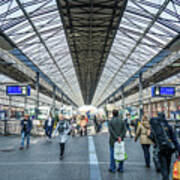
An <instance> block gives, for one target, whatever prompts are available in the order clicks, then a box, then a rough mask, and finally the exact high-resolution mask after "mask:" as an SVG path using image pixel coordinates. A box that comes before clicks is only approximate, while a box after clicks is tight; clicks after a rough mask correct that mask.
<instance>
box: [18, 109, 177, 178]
mask: <svg viewBox="0 0 180 180" xmlns="http://www.w3.org/2000/svg"><path fill="white" fill-rule="evenodd" d="M112 113H113V117H112V119H111V120H110V121H109V123H108V129H109V134H110V136H109V137H110V138H109V146H110V167H109V171H110V172H112V173H114V172H116V160H115V158H114V144H115V143H116V142H118V143H121V142H123V141H124V139H125V137H126V133H127V130H128V132H129V135H130V138H133V136H134V140H135V142H136V141H137V140H138V139H140V144H141V147H142V150H143V153H144V159H145V166H146V168H150V167H151V151H150V147H151V146H152V147H153V161H154V165H155V168H156V170H157V172H160V173H161V175H162V180H169V174H170V167H171V166H170V165H171V158H172V155H173V153H175V152H176V154H177V155H180V146H179V143H178V140H177V137H176V133H175V132H174V130H173V128H172V127H171V126H170V125H169V124H168V121H167V120H166V118H165V115H164V114H163V113H158V115H157V117H152V118H148V116H146V115H143V117H142V120H141V121H140V120H138V121H136V123H135V124H134V126H135V127H134V133H133V132H132V129H131V127H132V126H131V125H133V124H132V123H131V120H130V114H128V115H127V116H126V118H123V113H119V112H118V111H117V110H113V112H112ZM100 122H101V121H99V119H98V117H97V116H96V115H95V116H94V118H93V123H94V126H95V130H96V132H99V131H100V128H101V123H100ZM54 124H55V120H54V118H53V115H52V113H51V112H50V113H49V116H48V117H47V119H46V121H45V123H44V129H45V134H46V136H47V141H48V142H50V141H51V139H52V138H54V137H55V136H57V134H58V139H59V145H60V159H63V156H64V152H65V144H66V142H67V140H68V137H69V135H72V136H76V135H77V134H79V136H86V135H87V126H88V118H87V117H86V116H85V115H81V116H79V117H77V116H74V117H73V118H72V119H71V120H67V119H66V118H64V116H63V115H62V114H60V115H59V121H58V122H57V123H56V128H55V130H54V131H53V129H54ZM32 127H33V124H32V120H31V118H30V116H29V115H28V114H25V116H24V118H23V119H22V120H21V146H20V150H23V149H24V142H25V139H26V140H27V146H26V147H27V148H29V146H30V133H31V130H32ZM118 163H119V165H118V169H117V171H119V172H123V171H124V167H123V164H124V163H123V161H119V162H118Z"/></svg>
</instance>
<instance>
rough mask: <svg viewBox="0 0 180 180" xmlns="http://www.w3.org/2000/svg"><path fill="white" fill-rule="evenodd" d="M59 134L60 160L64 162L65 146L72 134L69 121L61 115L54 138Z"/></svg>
mask: <svg viewBox="0 0 180 180" xmlns="http://www.w3.org/2000/svg"><path fill="white" fill-rule="evenodd" d="M57 132H58V133H59V146H60V159H61V160H62V159H63V157H64V152H65V144H66V142H67V140H68V137H69V135H70V133H71V128H70V125H69V123H68V121H67V120H66V119H65V118H64V117H63V115H61V114H60V115H59V122H58V124H57V127H56V129H55V131H54V135H53V137H55V135H56V134H57Z"/></svg>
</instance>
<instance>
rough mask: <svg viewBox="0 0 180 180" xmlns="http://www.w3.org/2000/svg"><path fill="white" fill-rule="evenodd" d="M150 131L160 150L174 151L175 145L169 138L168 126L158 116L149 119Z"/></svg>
mask: <svg viewBox="0 0 180 180" xmlns="http://www.w3.org/2000/svg"><path fill="white" fill-rule="evenodd" d="M150 124H151V128H152V133H153V134H154V139H155V142H156V144H157V146H158V148H159V151H160V152H174V151H175V146H174V144H173V142H172V140H171V137H170V133H169V127H168V125H166V124H165V123H163V122H162V121H161V119H159V118H152V119H151V121H150Z"/></svg>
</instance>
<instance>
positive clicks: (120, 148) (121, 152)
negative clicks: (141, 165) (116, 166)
mask: <svg viewBox="0 0 180 180" xmlns="http://www.w3.org/2000/svg"><path fill="white" fill-rule="evenodd" d="M126 155H127V154H126V153H125V145H124V141H121V142H120V143H119V142H115V144H114V159H115V160H116V161H124V160H125V159H126Z"/></svg>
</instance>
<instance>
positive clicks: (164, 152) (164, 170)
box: [150, 113, 180, 180]
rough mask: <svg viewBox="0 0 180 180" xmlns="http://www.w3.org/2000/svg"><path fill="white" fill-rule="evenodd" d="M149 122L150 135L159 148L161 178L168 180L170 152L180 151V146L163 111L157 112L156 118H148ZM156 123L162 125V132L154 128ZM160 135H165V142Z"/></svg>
mask: <svg viewBox="0 0 180 180" xmlns="http://www.w3.org/2000/svg"><path fill="white" fill-rule="evenodd" d="M150 124H151V135H150V137H151V139H152V140H153V141H154V143H155V144H156V145H157V147H158V149H159V152H158V157H159V161H160V164H161V174H162V177H163V178H162V180H169V174H170V165H171V157H172V154H173V153H174V152H175V151H177V152H178V153H180V146H179V143H178V141H177V137H176V134H175V132H174V131H173V128H172V127H171V126H170V125H169V124H168V121H167V120H166V119H165V115H164V114H163V113H158V117H157V118H152V119H151V120H150ZM155 124H156V126H155ZM158 124H160V127H162V129H163V130H162V132H164V133H161V134H158V133H160V129H159V130H158V129H156V127H157V125H158ZM155 129H156V130H155ZM157 130H158V132H157ZM163 134H164V135H163ZM161 136H166V137H164V139H167V142H165V141H164V140H163V137H162V138H161ZM160 138H161V139H162V140H161V139H160ZM163 141H164V142H163Z"/></svg>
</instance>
